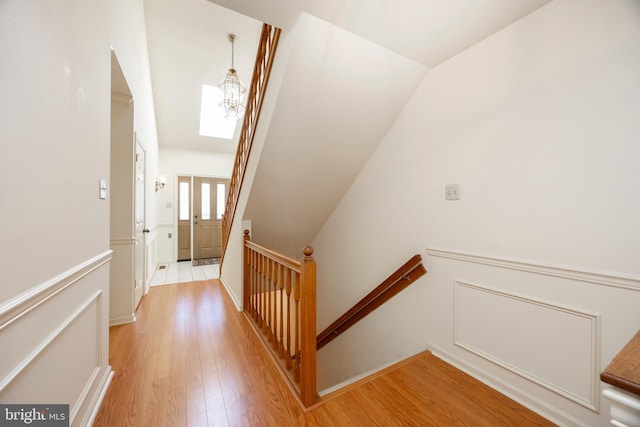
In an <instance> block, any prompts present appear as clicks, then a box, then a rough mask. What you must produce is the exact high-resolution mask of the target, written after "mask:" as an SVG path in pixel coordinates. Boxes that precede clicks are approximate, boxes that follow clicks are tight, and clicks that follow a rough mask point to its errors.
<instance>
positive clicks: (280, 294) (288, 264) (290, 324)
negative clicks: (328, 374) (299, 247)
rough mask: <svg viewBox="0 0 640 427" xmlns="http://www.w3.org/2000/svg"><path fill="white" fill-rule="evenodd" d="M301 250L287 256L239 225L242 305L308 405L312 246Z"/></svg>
mask: <svg viewBox="0 0 640 427" xmlns="http://www.w3.org/2000/svg"><path fill="white" fill-rule="evenodd" d="M303 253H304V257H303V258H302V259H301V260H296V259H293V258H289V257H287V256H285V255H282V254H279V253H277V252H275V251H272V250H271V249H267V248H265V247H263V246H260V245H258V244H256V243H254V242H252V241H251V239H250V236H249V231H248V230H245V231H244V311H245V313H246V314H247V317H248V318H249V319H251V320H252V321H253V324H254V326H255V327H256V329H257V330H258V331H259V332H261V335H262V337H263V338H264V340H265V343H266V344H267V345H268V347H269V348H270V349H271V352H272V354H273V355H274V358H275V359H276V360H277V361H278V363H279V365H280V367H281V368H282V370H283V372H284V373H285V374H286V376H287V377H288V378H289V380H290V381H291V385H292V386H293V388H294V389H295V390H296V391H297V393H298V395H299V398H300V401H301V403H302V404H303V405H304V406H305V407H309V406H311V405H313V404H314V403H315V402H316V400H317V390H316V263H315V261H314V259H313V257H312V255H313V248H311V247H310V246H307V247H305V248H304V250H303Z"/></svg>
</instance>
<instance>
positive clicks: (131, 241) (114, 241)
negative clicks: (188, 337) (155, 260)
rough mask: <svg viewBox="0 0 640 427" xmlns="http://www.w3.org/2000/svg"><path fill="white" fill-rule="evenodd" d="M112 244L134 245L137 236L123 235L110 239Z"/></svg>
mask: <svg viewBox="0 0 640 427" xmlns="http://www.w3.org/2000/svg"><path fill="white" fill-rule="evenodd" d="M110 243H111V246H133V245H135V244H136V238H135V237H122V238H118V239H111V240H110Z"/></svg>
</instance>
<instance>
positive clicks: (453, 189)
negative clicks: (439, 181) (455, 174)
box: [445, 184, 460, 200]
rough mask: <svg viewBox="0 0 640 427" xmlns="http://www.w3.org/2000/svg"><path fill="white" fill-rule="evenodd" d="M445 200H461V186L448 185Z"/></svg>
mask: <svg viewBox="0 0 640 427" xmlns="http://www.w3.org/2000/svg"><path fill="white" fill-rule="evenodd" d="M445 200H460V186H459V185H458V184H447V186H446V187H445Z"/></svg>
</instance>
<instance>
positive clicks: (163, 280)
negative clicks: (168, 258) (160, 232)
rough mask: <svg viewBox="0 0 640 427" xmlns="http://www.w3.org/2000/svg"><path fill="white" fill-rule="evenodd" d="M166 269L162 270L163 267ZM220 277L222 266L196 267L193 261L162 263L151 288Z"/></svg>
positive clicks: (153, 278) (152, 279) (150, 284)
mask: <svg viewBox="0 0 640 427" xmlns="http://www.w3.org/2000/svg"><path fill="white" fill-rule="evenodd" d="M163 265H164V266H165V268H160V267H162V266H163ZM219 277H220V265H219V264H210V265H200V266H198V267H194V266H193V264H192V262H191V261H180V262H169V263H160V264H159V265H158V267H156V271H155V273H154V274H153V277H152V278H151V283H149V286H161V285H170V284H174V283H184V282H194V281H197V280H209V279H217V278H219Z"/></svg>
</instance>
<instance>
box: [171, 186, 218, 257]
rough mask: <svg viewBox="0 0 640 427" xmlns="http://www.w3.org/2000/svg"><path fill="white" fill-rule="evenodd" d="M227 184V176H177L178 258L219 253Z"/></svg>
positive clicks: (210, 255)
mask: <svg viewBox="0 0 640 427" xmlns="http://www.w3.org/2000/svg"><path fill="white" fill-rule="evenodd" d="M192 184H193V185H192ZM228 186H229V180H228V179H222V178H206V177H199V176H196V177H190V176H179V177H178V261H186V260H191V259H202V258H219V257H220V256H221V255H222V215H223V214H224V209H225V205H226V197H227V189H228ZM192 202H193V203H192ZM191 243H193V245H192V244H191ZM192 248H193V250H192Z"/></svg>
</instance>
